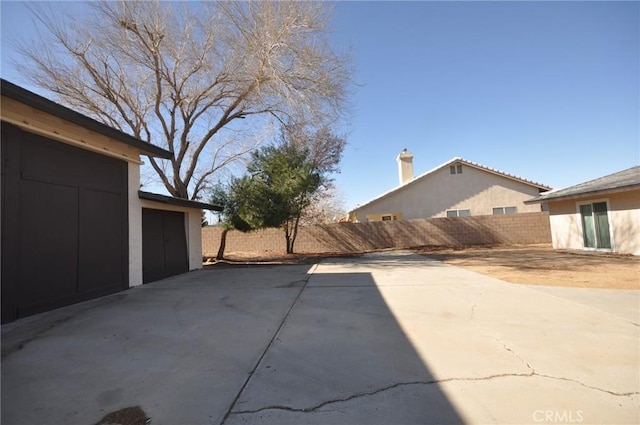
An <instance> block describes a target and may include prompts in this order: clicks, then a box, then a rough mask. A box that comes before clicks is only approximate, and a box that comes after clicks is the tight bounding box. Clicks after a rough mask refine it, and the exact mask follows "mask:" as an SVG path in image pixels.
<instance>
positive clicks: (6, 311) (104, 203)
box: [2, 123, 129, 323]
mask: <svg viewBox="0 0 640 425" xmlns="http://www.w3.org/2000/svg"><path fill="white" fill-rule="evenodd" d="M128 276H129V273H128V221H127V163H126V162H124V161H120V160H117V159H114V158H110V157H105V156H103V155H99V154H97V153H93V152H89V151H86V150H83V149H79V148H75V147H72V146H68V145H65V144H63V143H59V142H56V141H52V140H49V139H46V138H44V137H40V136H37V135H35V134H32V133H28V132H25V131H22V130H20V129H19V128H17V127H15V126H11V125H8V124H6V123H2V322H3V323H4V322H7V321H11V320H15V319H17V318H20V317H24V316H28V315H31V314H34V313H38V312H42V311H45V310H49V309H52V308H56V307H60V306H63V305H68V304H72V303H75V302H78V301H82V300H86V299H90V298H94V297H97V296H101V295H105V294H108V293H112V292H116V291H119V290H122V289H125V288H127V287H128V286H129V285H128V283H129V278H128Z"/></svg>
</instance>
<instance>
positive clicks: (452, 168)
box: [449, 165, 462, 174]
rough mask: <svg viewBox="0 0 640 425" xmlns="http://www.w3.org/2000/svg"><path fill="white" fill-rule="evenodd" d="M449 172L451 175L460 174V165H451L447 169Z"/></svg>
mask: <svg viewBox="0 0 640 425" xmlns="http://www.w3.org/2000/svg"><path fill="white" fill-rule="evenodd" d="M449 172H450V173H451V174H462V165H457V166H456V165H452V166H450V167H449Z"/></svg>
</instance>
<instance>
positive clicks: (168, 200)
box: [138, 190, 224, 211]
mask: <svg viewBox="0 0 640 425" xmlns="http://www.w3.org/2000/svg"><path fill="white" fill-rule="evenodd" d="M138 198H140V199H145V200H147V201H152V202H159V203H161V204H168V205H176V206H180V207H187V208H196V209H200V210H209V211H222V210H223V209H224V208H223V207H221V206H220V205H213V204H207V203H205V202H198V201H191V200H189V199H184V198H174V197H173V196H166V195H160V194H157V193H151V192H144V191H142V190H139V191H138Z"/></svg>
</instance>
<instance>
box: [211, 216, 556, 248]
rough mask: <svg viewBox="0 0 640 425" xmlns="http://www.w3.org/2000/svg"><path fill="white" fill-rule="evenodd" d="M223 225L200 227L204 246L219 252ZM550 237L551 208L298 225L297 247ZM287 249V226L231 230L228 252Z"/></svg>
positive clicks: (526, 241) (442, 243)
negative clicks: (515, 212) (490, 213)
mask: <svg viewBox="0 0 640 425" xmlns="http://www.w3.org/2000/svg"><path fill="white" fill-rule="evenodd" d="M221 233H222V229H221V228H220V227H216V226H207V227H204V228H202V252H203V255H205V256H215V255H216V254H217V252H218V247H219V246H220V235H221ZM544 243H551V231H550V227H549V214H548V213H547V212H539V213H522V214H513V215H486V216H475V217H458V218H429V219H417V220H400V221H378V222H371V223H333V224H324V225H316V226H306V227H300V228H299V231H298V238H297V239H296V243H295V252H296V253H360V252H367V251H374V250H377V249H384V248H411V247H418V246H460V245H495V244H544ZM267 251H269V252H278V253H280V252H285V239H284V232H283V231H282V230H280V229H265V230H258V231H255V232H249V233H242V232H239V231H235V230H232V231H230V232H229V233H228V234H227V245H226V249H225V253H232V252H255V253H262V252H267Z"/></svg>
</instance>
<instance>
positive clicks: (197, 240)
mask: <svg viewBox="0 0 640 425" xmlns="http://www.w3.org/2000/svg"><path fill="white" fill-rule="evenodd" d="M136 195H137V191H136ZM140 203H141V206H142V208H151V209H154V210H164V211H178V212H183V213H185V214H184V217H185V234H186V235H187V255H188V256H189V270H197V269H201V268H202V210H201V209H199V208H189V207H181V206H178V205H168V204H165V203H161V202H153V201H149V200H147V199H141V200H140ZM140 214H142V212H140ZM141 223H142V220H141ZM140 229H141V233H140V234H141V235H142V226H141V227H140ZM140 253H141V255H142V250H140ZM141 264H142V263H141ZM141 267H142V266H141Z"/></svg>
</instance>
